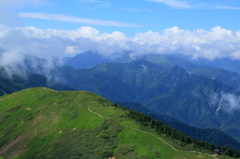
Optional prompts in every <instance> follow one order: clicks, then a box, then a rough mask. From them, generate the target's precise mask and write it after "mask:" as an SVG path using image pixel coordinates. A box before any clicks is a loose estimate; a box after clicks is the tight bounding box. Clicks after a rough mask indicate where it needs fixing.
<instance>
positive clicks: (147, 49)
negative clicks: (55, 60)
mask: <svg viewBox="0 0 240 159" xmlns="http://www.w3.org/2000/svg"><path fill="white" fill-rule="evenodd" d="M0 48H1V49H3V50H6V51H11V52H15V53H16V54H31V55H35V56H40V57H52V56H57V57H63V56H68V55H70V54H71V55H74V54H77V53H81V52H82V51H84V50H91V51H94V52H99V53H100V54H102V55H105V56H109V55H111V54H113V53H116V52H117V53H121V52H125V51H130V52H132V54H133V55H144V54H172V53H178V54H183V55H186V56H190V57H191V58H193V59H198V58H205V59H210V60H213V59H215V58H226V57H228V58H232V59H240V31H236V32H233V31H231V30H227V29H224V28H221V27H215V28H212V29H210V30H208V31H207V30H203V29H199V30H193V31H189V30H181V29H179V28H178V27H172V28H168V29H165V30H164V31H163V32H162V33H159V32H153V31H148V32H144V33H136V34H135V35H133V36H127V35H125V34H124V33H122V32H119V31H115V32H112V33H100V32H99V31H98V30H96V29H94V28H92V27H81V28H78V29H76V30H55V29H46V30H42V29H38V28H36V27H17V28H12V27H6V26H3V25H1V26H0Z"/></svg>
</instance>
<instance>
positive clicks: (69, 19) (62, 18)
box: [19, 13, 141, 27]
mask: <svg viewBox="0 0 240 159" xmlns="http://www.w3.org/2000/svg"><path fill="white" fill-rule="evenodd" d="M19 16H20V17H24V18H33V19H44V20H55V21H65V22H77V23H83V24H88V25H103V26H116V27H141V25H138V24H132V23H123V22H117V21H103V20H94V19H86V18H80V17H73V16H68V15H61V14H47V13H19Z"/></svg>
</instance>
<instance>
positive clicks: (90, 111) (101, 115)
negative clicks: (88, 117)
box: [87, 108, 104, 119]
mask: <svg viewBox="0 0 240 159" xmlns="http://www.w3.org/2000/svg"><path fill="white" fill-rule="evenodd" d="M87 109H88V111H90V112H91V113H94V114H97V115H98V116H100V117H101V118H103V119H104V117H103V116H102V115H101V114H99V113H96V112H94V111H92V110H91V109H89V108H87Z"/></svg>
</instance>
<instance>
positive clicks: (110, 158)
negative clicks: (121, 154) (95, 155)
mask: <svg viewBox="0 0 240 159" xmlns="http://www.w3.org/2000/svg"><path fill="white" fill-rule="evenodd" d="M108 159H116V158H115V157H108Z"/></svg>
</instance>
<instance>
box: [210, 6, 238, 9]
mask: <svg viewBox="0 0 240 159" xmlns="http://www.w3.org/2000/svg"><path fill="white" fill-rule="evenodd" d="M213 9H240V7H230V6H220V5H218V6H215V7H213Z"/></svg>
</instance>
